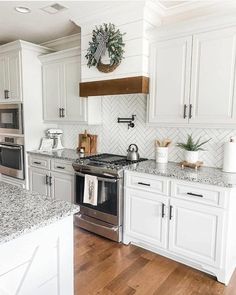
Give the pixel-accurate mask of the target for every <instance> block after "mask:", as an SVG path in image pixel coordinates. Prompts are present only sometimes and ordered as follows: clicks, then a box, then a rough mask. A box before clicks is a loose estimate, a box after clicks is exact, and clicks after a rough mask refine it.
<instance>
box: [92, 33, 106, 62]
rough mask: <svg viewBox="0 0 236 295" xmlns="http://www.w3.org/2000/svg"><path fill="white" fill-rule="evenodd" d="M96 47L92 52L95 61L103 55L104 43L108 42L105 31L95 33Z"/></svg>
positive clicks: (104, 50)
mask: <svg viewBox="0 0 236 295" xmlns="http://www.w3.org/2000/svg"><path fill="white" fill-rule="evenodd" d="M97 42H98V47H97V49H96V51H95V53H94V58H95V59H96V61H97V62H99V60H100V58H101V57H102V56H103V55H105V52H106V44H107V42H108V34H107V32H104V33H101V32H99V33H98V35H97Z"/></svg>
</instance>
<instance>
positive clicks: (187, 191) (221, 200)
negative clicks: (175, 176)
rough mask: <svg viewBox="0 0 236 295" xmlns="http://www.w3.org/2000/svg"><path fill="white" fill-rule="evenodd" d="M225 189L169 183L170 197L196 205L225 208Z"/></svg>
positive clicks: (175, 182)
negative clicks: (189, 201)
mask: <svg viewBox="0 0 236 295" xmlns="http://www.w3.org/2000/svg"><path fill="white" fill-rule="evenodd" d="M226 195H227V191H226V189H223V188H220V187H215V186H211V185H209V186H208V185H204V184H192V183H189V182H179V181H171V196H172V197H175V198H179V199H185V200H191V201H195V202H198V203H203V204H209V205H214V206H217V207H222V208H225V207H226Z"/></svg>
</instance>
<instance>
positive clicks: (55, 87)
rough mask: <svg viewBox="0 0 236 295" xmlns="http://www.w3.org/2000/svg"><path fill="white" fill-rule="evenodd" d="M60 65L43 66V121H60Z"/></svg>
mask: <svg viewBox="0 0 236 295" xmlns="http://www.w3.org/2000/svg"><path fill="white" fill-rule="evenodd" d="M61 69H62V65H61V64H60V63H52V64H45V65H43V110H44V120H48V121H60V120H61V119H62V118H60V108H61V87H63V85H62V73H61Z"/></svg>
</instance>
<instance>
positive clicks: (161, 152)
mask: <svg viewBox="0 0 236 295" xmlns="http://www.w3.org/2000/svg"><path fill="white" fill-rule="evenodd" d="M156 162H157V163H161V164H165V163H168V147H160V146H158V147H156Z"/></svg>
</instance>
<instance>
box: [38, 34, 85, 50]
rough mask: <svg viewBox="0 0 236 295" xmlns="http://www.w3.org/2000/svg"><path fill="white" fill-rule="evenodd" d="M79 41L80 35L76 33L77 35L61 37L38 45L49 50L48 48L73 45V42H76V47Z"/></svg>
mask: <svg viewBox="0 0 236 295" xmlns="http://www.w3.org/2000/svg"><path fill="white" fill-rule="evenodd" d="M80 40H81V33H77V34H73V35H69V36H65V37H62V38H58V39H54V40H50V41H47V42H43V43H41V44H40V45H41V46H46V47H49V48H50V47H52V48H56V47H58V46H62V45H64V44H68V43H74V42H78V45H79V44H80Z"/></svg>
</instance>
